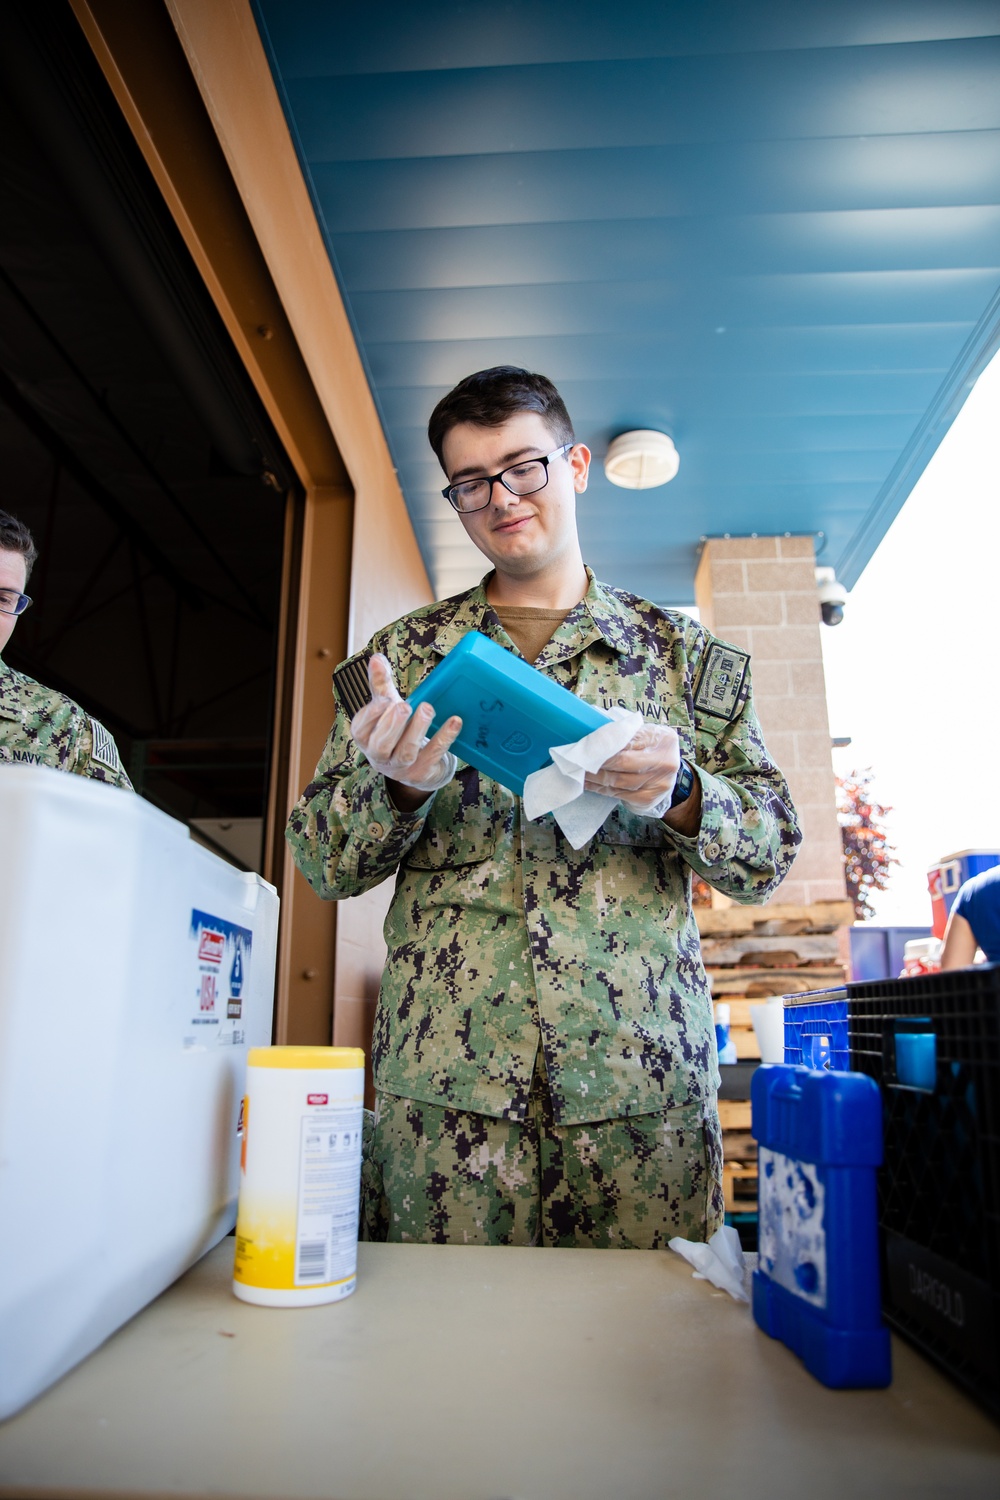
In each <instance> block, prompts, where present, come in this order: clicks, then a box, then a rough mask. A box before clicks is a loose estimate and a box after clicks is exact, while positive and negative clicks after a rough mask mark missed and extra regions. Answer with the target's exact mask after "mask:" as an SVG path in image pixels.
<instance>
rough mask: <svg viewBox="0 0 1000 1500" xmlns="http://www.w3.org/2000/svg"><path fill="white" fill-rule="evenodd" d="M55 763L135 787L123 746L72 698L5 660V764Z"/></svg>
mask: <svg viewBox="0 0 1000 1500" xmlns="http://www.w3.org/2000/svg"><path fill="white" fill-rule="evenodd" d="M5 763H6V764H7V765H28V766H52V767H53V768H54V769H55V770H56V771H73V772H75V773H76V775H78V776H89V777H91V778H92V779H93V780H94V781H107V782H110V783H111V785H112V786H120V787H124V788H125V789H126V790H128V791H131V790H132V783H131V782H130V781H129V779H128V776H127V775H126V773H125V767H124V766H123V765H122V763H121V757H120V756H119V754H118V746H117V745H116V744H115V742H114V740H113V739H112V737H111V735H110V734H109V733H108V731H107V730H106V729H105V727H104V725H103V724H102V723H101V722H100V720H99V719H94V718H91V716H90V714H88V713H86V712H85V710H84V709H82V708H81V707H80V705H79V704H78V703H74V702H73V699H72V698H67V697H66V695H65V693H57V692H56V690H55V689H54V688H47V687H44V686H43V685H42V684H41V683H40V682H36V681H35V679H34V678H33V677H26V676H25V674H24V673H23V672H15V671H14V669H13V667H8V666H7V664H6V663H5V662H3V661H0V766H2V765H4V764H5Z"/></svg>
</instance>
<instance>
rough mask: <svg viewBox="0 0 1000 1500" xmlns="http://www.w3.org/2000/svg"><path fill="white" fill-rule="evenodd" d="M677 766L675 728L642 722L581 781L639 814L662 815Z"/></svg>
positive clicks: (679, 754)
mask: <svg viewBox="0 0 1000 1500" xmlns="http://www.w3.org/2000/svg"><path fill="white" fill-rule="evenodd" d="M680 768H681V748H680V741H679V739H678V738H677V731H676V729H671V728H669V727H668V726H666V725H663V724H644V725H643V727H642V728H641V729H637V730H636V732H635V734H634V735H633V736H632V738H631V739H630V740H629V742H628V744H627V745H626V746H625V749H624V750H619V752H618V754H617V755H612V756H611V758H610V759H609V760H606V761H605V762H604V764H603V766H601V768H600V770H599V771H594V772H593V773H591V774H589V775H588V776H587V777H586V778H585V780H584V783H583V784H584V788H585V789H586V791H588V792H600V794H601V796H602V797H616V798H617V799H618V800H619V801H621V802H624V804H625V806H626V807H627V808H629V810H630V811H631V812H634V813H639V815H640V816H641V817H644V818H662V817H663V815H664V813H665V812H667V811H668V810H669V807H670V798H671V796H672V795H673V790H674V782H675V781H676V780H677V773H678V771H679V770H680Z"/></svg>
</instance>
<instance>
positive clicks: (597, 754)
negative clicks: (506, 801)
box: [524, 708, 670, 849]
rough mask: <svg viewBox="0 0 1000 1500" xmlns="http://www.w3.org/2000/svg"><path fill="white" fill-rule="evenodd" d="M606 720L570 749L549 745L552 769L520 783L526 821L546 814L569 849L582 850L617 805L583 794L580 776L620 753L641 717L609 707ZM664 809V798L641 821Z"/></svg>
mask: <svg viewBox="0 0 1000 1500" xmlns="http://www.w3.org/2000/svg"><path fill="white" fill-rule="evenodd" d="M607 712H608V713H609V714H610V715H611V718H610V720H609V722H608V723H607V724H602V725H601V727H600V729H594V730H591V732H590V734H585V735H584V737H583V739H582V740H577V741H576V742H575V743H574V744H572V745H553V747H552V749H551V750H550V752H549V754H550V755H551V756H552V765H551V766H543V767H542V769H541V770H540V771H532V773H531V775H530V776H527V777H525V781H524V812H525V816H526V817H528V818H540V817H541V816H542V814H543V813H548V812H550V813H552V814H553V816H554V817H555V820H556V822H557V823H558V824H559V827H560V828H561V829H562V831H563V833H564V834H565V835H566V837H567V838H568V839H569V841H570V843H571V844H572V846H573V848H574V849H582V848H583V846H584V844H585V843H586V842H587V840H588V839H592V838H593V836H594V834H595V833H596V832H597V830H598V829H599V828H600V827H601V825H602V823H603V822H604V820H605V819H606V818H607V817H609V816H610V814H611V812H612V811H613V810H614V808H615V807H617V805H618V799H617V798H615V797H602V796H601V794H600V793H599V792H585V791H584V789H583V778H584V776H585V775H586V774H587V772H588V771H590V772H591V773H592V772H594V771H599V770H600V768H601V767H602V766H603V764H604V762H605V761H606V760H610V758H611V756H612V755H617V754H618V752H619V750H624V748H625V746H626V745H627V744H628V742H629V740H630V739H631V738H632V736H633V735H634V734H635V732H636V730H637V729H641V728H642V725H643V722H644V720H643V717H642V714H640V713H635V712H633V711H631V710H630V709H624V708H610V709H608V710H607ZM669 806H670V798H669V797H666V798H664V799H663V802H662V803H660V804H657V806H656V807H654V808H651V809H650V810H649V811H648V812H647V813H645V814H644V816H645V817H649V818H659V817H662V816H663V813H664V812H665V811H666V808H667V807H669Z"/></svg>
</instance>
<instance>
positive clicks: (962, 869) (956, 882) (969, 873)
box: [927, 849, 1000, 938]
mask: <svg viewBox="0 0 1000 1500" xmlns="http://www.w3.org/2000/svg"><path fill="white" fill-rule="evenodd" d="M994 865H1000V849H962V850H961V851H960V853H958V854H946V855H945V856H944V858H943V859H939V860H938V862H937V864H934V865H931V867H930V869H929V870H928V871H927V885H928V888H929V890H930V893H931V911H932V913H933V922H934V925H933V927H932V929H931V931H932V932H933V934H934V936H935V937H937V938H943V937H944V930H945V927H946V926H947V925H948V914H949V912H950V911H951V908H952V906H953V905H954V901H955V897H956V896H957V895H958V890H959V887H960V886H962V885H964V884H965V882H966V881H967V880H971V879H972V877H973V875H981V874H982V872H983V871H984V870H990V869H992V868H993V866H994Z"/></svg>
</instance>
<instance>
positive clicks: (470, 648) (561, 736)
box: [407, 630, 610, 796]
mask: <svg viewBox="0 0 1000 1500" xmlns="http://www.w3.org/2000/svg"><path fill="white" fill-rule="evenodd" d="M407 701H408V702H409V704H410V706H411V707H412V708H416V707H417V705H418V704H420V703H425V702H427V703H430V704H431V705H432V706H433V708H434V718H433V720H432V722H431V725H430V726H429V728H428V730H427V733H428V735H433V734H435V733H436V732H437V731H438V729H440V727H441V725H442V724H443V723H444V722H445V720H446V719H449V718H450V717H451V715H452V714H457V715H458V716H459V717H460V718H461V720H462V732H461V733H460V734H459V736H458V738H457V739H456V740H455V741H454V743H453V745H452V749H453V750H454V751H455V753H456V754H457V755H460V756H461V758H462V759H463V760H464V761H466V762H467V763H468V764H469V765H470V766H475V768H476V770H477V771H482V772H483V773H484V774H485V775H487V776H491V777H492V778H493V780H494V781H499V782H500V784H501V786H505V787H507V788H508V789H509V790H510V791H512V792H515V793H516V794H517V795H518V796H520V795H521V794H522V793H523V791H524V782H525V778H526V777H527V776H529V775H530V774H531V772H532V771H538V770H540V769H541V768H542V766H545V765H548V763H549V761H550V760H551V756H550V753H549V752H550V750H551V748H552V746H553V745H570V744H573V743H575V741H577V740H579V739H582V738H583V736H584V735H587V734H590V733H591V731H592V730H594V729H600V728H601V726H602V725H603V724H607V723H609V722H610V716H609V715H608V714H606V713H604V712H603V710H601V709H599V708H595V707H594V706H593V704H590V703H584V702H583V701H582V700H581V699H580V698H577V697H575V696H574V694H573V693H571V692H569V691H568V689H566V688H564V687H562V686H561V684H560V683H558V682H553V681H552V680H551V678H549V677H546V676H545V674H544V673H543V672H539V671H538V670H537V669H536V668H535V667H532V666H529V665H528V663H527V662H526V661H523V660H522V659H521V658H520V657H517V656H514V655H513V653H512V652H510V651H505V650H504V648H503V647H502V646H498V645H497V643H496V641H492V640H490V638H489V637H488V636H485V635H483V634H481V632H480V631H478V630H470V631H469V632H468V634H466V635H464V636H463V637H462V639H461V641H459V643H458V645H457V646H455V647H454V648H453V649H452V650H451V651H449V653H448V655H447V656H446V657H445V658H444V660H443V661H441V662H439V663H438V665H437V666H436V667H435V668H434V670H433V671H432V672H431V673H430V674H429V675H428V676H427V677H425V679H424V681H423V682H422V683H421V684H420V686H419V687H418V688H417V689H416V690H415V691H414V692H413V693H411V694H410V697H409V699H408V700H407Z"/></svg>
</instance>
